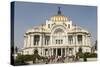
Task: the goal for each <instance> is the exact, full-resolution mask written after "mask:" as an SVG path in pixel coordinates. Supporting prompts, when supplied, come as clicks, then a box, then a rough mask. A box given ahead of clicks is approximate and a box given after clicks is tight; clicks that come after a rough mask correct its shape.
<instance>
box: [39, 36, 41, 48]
mask: <svg viewBox="0 0 100 67" xmlns="http://www.w3.org/2000/svg"><path fill="white" fill-rule="evenodd" d="M39 36H40V39H39V46H41V45H42V35H39Z"/></svg>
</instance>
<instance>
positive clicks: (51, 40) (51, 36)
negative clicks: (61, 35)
mask: <svg viewBox="0 0 100 67" xmlns="http://www.w3.org/2000/svg"><path fill="white" fill-rule="evenodd" d="M50 40H51V41H50V45H52V35H51V37H50Z"/></svg>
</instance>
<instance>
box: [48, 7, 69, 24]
mask: <svg viewBox="0 0 100 67" xmlns="http://www.w3.org/2000/svg"><path fill="white" fill-rule="evenodd" d="M49 20H51V21H54V22H65V21H68V20H69V17H66V16H64V15H62V14H61V11H60V7H58V12H57V15H54V16H52V17H51V18H50V19H49Z"/></svg>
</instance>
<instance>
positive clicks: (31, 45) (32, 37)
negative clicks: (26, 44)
mask: <svg viewBox="0 0 100 67" xmlns="http://www.w3.org/2000/svg"><path fill="white" fill-rule="evenodd" d="M31 47H33V35H31Z"/></svg>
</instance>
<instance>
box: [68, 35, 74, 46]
mask: <svg viewBox="0 0 100 67" xmlns="http://www.w3.org/2000/svg"><path fill="white" fill-rule="evenodd" d="M68 43H69V44H73V36H72V35H69V36H68Z"/></svg>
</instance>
